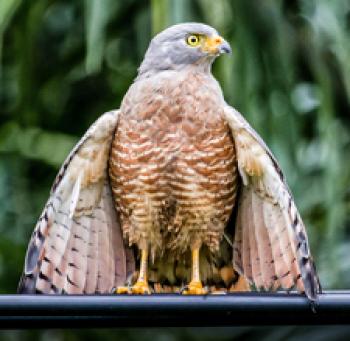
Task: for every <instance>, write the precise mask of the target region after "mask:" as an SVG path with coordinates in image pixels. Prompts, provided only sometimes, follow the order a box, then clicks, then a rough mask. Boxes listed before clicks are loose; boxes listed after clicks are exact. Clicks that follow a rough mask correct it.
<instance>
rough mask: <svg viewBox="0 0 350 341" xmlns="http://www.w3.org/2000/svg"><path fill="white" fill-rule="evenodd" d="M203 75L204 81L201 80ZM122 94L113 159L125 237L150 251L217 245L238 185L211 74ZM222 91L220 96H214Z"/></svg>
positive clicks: (165, 80)
mask: <svg viewBox="0 0 350 341" xmlns="http://www.w3.org/2000/svg"><path fill="white" fill-rule="evenodd" d="M203 78H205V79H203ZM131 89H132V91H129V92H128V94H127V95H126V96H125V98H124V100H123V103H122V106H121V113H120V118H119V122H118V126H117V130H116V133H115V137H114V141H113V144H112V149H111V157H110V171H109V173H110V178H111V185H112V190H113V194H114V199H115V204H116V209H117V210H118V212H119V213H120V220H121V226H122V230H123V234H124V237H125V238H126V239H127V240H128V241H129V243H130V244H133V243H136V244H137V245H138V247H139V248H146V246H150V247H151V250H152V252H153V254H154V255H155V254H162V253H163V252H164V251H166V250H172V251H174V254H175V255H177V256H180V255H181V254H182V253H184V252H185V251H186V250H188V249H189V248H190V247H194V245H196V244H198V245H201V244H203V245H207V246H208V247H209V248H210V249H211V250H212V251H217V250H218V249H219V243H220V240H221V238H222V235H223V231H224V228H225V226H226V224H227V222H228V219H229V217H230V214H231V212H232V209H233V206H234V203H235V198H236V188H237V186H236V185H237V167H236V155H235V148H234V142H233V139H232V136H231V131H230V129H229V127H228V124H227V123H226V121H225V119H224V117H223V113H222V112H221V111H220V109H218V108H222V107H223V105H222V103H223V98H222V96H221V91H218V85H217V83H216V82H215V81H213V78H211V77H210V76H209V75H205V74H199V73H189V74H187V77H186V78H184V77H182V78H180V79H178V78H177V74H176V72H164V73H161V74H160V75H159V76H157V79H154V78H153V79H152V78H151V79H143V80H140V81H136V82H135V84H134V85H133V86H132V88H131ZM218 94H219V95H218Z"/></svg>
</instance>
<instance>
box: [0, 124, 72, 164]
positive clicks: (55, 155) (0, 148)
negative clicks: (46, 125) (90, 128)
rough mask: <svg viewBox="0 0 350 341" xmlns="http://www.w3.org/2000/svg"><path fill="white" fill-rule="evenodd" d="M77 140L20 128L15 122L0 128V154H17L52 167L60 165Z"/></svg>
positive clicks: (57, 134)
mask: <svg viewBox="0 0 350 341" xmlns="http://www.w3.org/2000/svg"><path fill="white" fill-rule="evenodd" d="M76 142H77V139H76V138H74V137H72V136H68V135H65V134H60V133H48V132H45V131H42V130H41V129H39V128H25V129H23V128H21V127H19V125H18V124H17V123H16V122H8V123H6V124H4V125H2V126H1V127H0V153H9V152H11V153H13V152H15V153H19V154H20V155H22V156H23V157H26V158H30V159H37V160H42V161H44V162H46V163H47V164H50V165H52V166H55V167H58V166H60V165H61V164H62V162H63V161H64V159H65V158H66V156H67V155H68V153H69V151H70V150H71V149H72V148H73V146H74V145H75V144H76Z"/></svg>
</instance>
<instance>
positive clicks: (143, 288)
mask: <svg viewBox="0 0 350 341" xmlns="http://www.w3.org/2000/svg"><path fill="white" fill-rule="evenodd" d="M130 289H131V293H132V294H135V295H150V294H151V289H150V288H149V286H148V283H147V282H145V281H137V282H136V283H135V284H134V285H133V286H132V287H131V288H130Z"/></svg>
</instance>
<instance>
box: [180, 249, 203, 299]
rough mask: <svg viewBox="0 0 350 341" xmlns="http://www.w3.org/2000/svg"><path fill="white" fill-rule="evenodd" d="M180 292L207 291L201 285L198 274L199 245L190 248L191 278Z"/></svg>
mask: <svg viewBox="0 0 350 341" xmlns="http://www.w3.org/2000/svg"><path fill="white" fill-rule="evenodd" d="M182 293H183V294H184V295H205V294H207V293H208V291H207V290H206V289H204V288H203V286H202V282H201V279H200V274H199V247H198V248H194V249H193V250H192V279H191V282H190V283H189V284H188V285H187V287H186V288H185V289H184V290H183V291H182Z"/></svg>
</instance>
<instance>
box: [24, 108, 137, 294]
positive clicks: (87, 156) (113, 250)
mask: <svg viewBox="0 0 350 341" xmlns="http://www.w3.org/2000/svg"><path fill="white" fill-rule="evenodd" d="M117 120H118V111H111V112H108V113H105V114H103V115H102V116H101V117H100V118H99V119H98V120H97V121H96V122H95V123H94V124H93V125H92V126H91V127H90V129H89V130H88V131H87V133H86V134H85V135H84V136H83V138H82V139H81V140H80V142H79V143H78V144H77V145H76V146H75V148H74V149H73V150H72V152H71V153H70V154H69V156H68V157H67V159H66V161H65V162H64V163H63V165H62V167H61V169H60V171H59V173H58V175H57V177H56V179H55V182H54V184H53V187H52V190H51V194H50V198H49V200H48V202H47V204H46V206H45V208H44V211H43V213H42V215H41V217H40V219H39V221H38V223H37V225H36V227H35V230H34V232H33V235H32V238H31V240H30V243H29V246H28V250H27V254H26V259H25V265H24V272H23V275H22V278H21V281H20V284H19V288H18V292H19V293H45V294H57V293H67V294H83V293H87V294H88V293H108V292H110V291H111V290H112V288H113V287H115V286H117V285H121V284H123V283H124V282H125V280H126V278H127V276H128V274H129V273H132V272H133V270H134V269H133V267H134V259H133V253H132V252H131V250H129V249H128V248H127V247H126V246H125V245H124V243H123V239H122V234H121V229H120V226H119V223H118V217H117V213H116V211H115V208H114V204H113V200H112V194H111V189H110V185H109V179H108V174H107V165H108V158H109V152H110V146H111V141H112V138H113V132H114V130H115V129H116V125H117Z"/></svg>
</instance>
